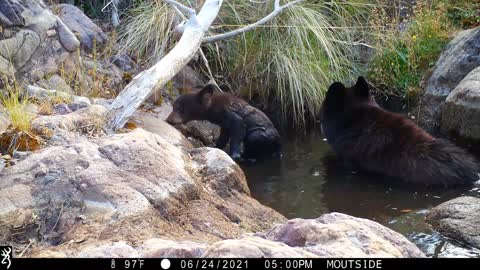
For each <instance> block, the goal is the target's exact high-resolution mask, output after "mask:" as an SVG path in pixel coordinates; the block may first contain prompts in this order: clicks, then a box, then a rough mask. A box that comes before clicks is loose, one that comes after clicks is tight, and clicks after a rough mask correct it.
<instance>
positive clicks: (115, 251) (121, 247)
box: [76, 242, 138, 258]
mask: <svg viewBox="0 0 480 270" xmlns="http://www.w3.org/2000/svg"><path fill="white" fill-rule="evenodd" d="M76 257H77V258H137V257H138V253H137V251H136V250H135V249H134V248H133V247H131V246H129V245H127V244H126V243H125V242H115V243H112V244H106V245H101V246H97V247H90V248H86V249H84V250H82V251H81V252H80V253H79V254H78V255H77V256H76Z"/></svg>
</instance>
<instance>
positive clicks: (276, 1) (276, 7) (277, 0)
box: [273, 0, 280, 10]
mask: <svg viewBox="0 0 480 270" xmlns="http://www.w3.org/2000/svg"><path fill="white" fill-rule="evenodd" d="M273 8H274V10H277V9H279V8H280V0H275V4H274V6H273Z"/></svg>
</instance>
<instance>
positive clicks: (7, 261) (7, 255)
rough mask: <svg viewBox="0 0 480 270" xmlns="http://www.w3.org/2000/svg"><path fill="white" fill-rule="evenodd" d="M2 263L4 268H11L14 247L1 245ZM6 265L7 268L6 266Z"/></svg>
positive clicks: (0, 255) (0, 263)
mask: <svg viewBox="0 0 480 270" xmlns="http://www.w3.org/2000/svg"><path fill="white" fill-rule="evenodd" d="M0 257H1V259H2V260H1V261H0V265H1V266H2V267H1V268H2V269H10V266H11V265H12V261H11V257H12V247H10V246H1V247H0ZM4 265H5V267H6V268H4Z"/></svg>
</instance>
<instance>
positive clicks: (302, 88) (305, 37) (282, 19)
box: [209, 1, 369, 125]
mask: <svg viewBox="0 0 480 270" xmlns="http://www.w3.org/2000/svg"><path fill="white" fill-rule="evenodd" d="M273 2H274V1H265V3H264V4H259V3H258V2H255V3H252V2H250V1H228V2H227V6H226V7H225V8H224V9H223V10H222V13H221V15H220V18H222V21H221V22H218V23H217V24H216V26H217V29H216V31H218V32H219V29H221V30H223V31H229V30H231V29H235V28H238V27H241V26H243V25H246V24H250V23H252V22H254V21H257V20H259V19H260V18H263V17H264V16H266V15H267V14H268V13H269V12H271V11H272V7H273ZM363 2H365V1H363ZM363 2H362V1H305V2H303V3H302V4H300V5H294V6H291V7H290V8H289V9H287V10H286V11H284V12H283V13H282V14H281V15H279V16H278V17H276V18H275V19H273V20H271V21H270V22H268V23H266V24H265V25H262V26H260V27H258V28H256V29H255V30H253V31H250V32H247V33H245V34H243V35H241V36H238V37H236V38H234V39H231V40H227V41H225V42H224V43H222V47H221V48H220V49H219V48H218V44H215V45H210V52H211V53H210V54H209V55H210V56H212V55H217V57H212V60H213V61H214V64H213V65H214V70H215V71H216V73H217V74H218V75H221V76H218V77H219V78H224V80H225V83H226V84H228V85H230V88H231V89H232V90H233V91H235V92H237V93H238V94H240V95H242V96H245V97H247V98H255V97H259V98H260V99H261V100H262V101H264V102H266V101H269V102H271V101H273V102H274V103H277V104H279V105H280V106H281V108H282V112H283V116H284V117H283V119H286V120H290V121H293V124H295V125H303V124H305V122H306V120H307V119H308V118H311V117H314V116H315V115H316V114H317V112H318V110H319V108H320V106H321V102H322V100H323V98H324V94H325V92H326V90H327V89H328V87H329V85H330V84H331V83H332V82H334V81H338V80H340V81H345V80H346V81H349V80H351V79H352V78H353V77H354V76H355V75H356V74H357V73H358V70H359V68H360V65H359V63H358V62H357V60H358V53H359V47H360V43H361V41H362V37H363V33H362V32H363V30H364V29H363V26H364V24H362V21H363V20H364V18H363V16H365V14H366V13H365V11H366V10H367V8H368V7H369V5H368V4H365V3H363ZM259 6H260V8H259ZM212 52H213V53H212Z"/></svg>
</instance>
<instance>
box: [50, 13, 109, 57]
mask: <svg viewBox="0 0 480 270" xmlns="http://www.w3.org/2000/svg"><path fill="white" fill-rule="evenodd" d="M52 11H53V12H54V13H55V14H57V15H58V16H59V17H60V19H61V20H62V21H63V23H65V25H66V26H67V27H68V28H69V29H70V30H71V31H72V32H74V33H76V34H77V37H78V39H79V40H80V44H81V46H82V47H83V48H85V49H87V50H88V51H91V50H93V47H94V42H96V43H97V46H100V45H102V44H105V43H107V41H108V37H107V35H105V33H104V32H103V31H102V29H100V27H98V26H97V25H96V24H95V23H94V22H92V20H90V18H88V17H87V16H85V14H84V13H83V12H82V11H81V10H80V9H78V8H77V7H76V6H73V5H69V4H59V5H55V6H53V7H52ZM94 40H95V41H94Z"/></svg>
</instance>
